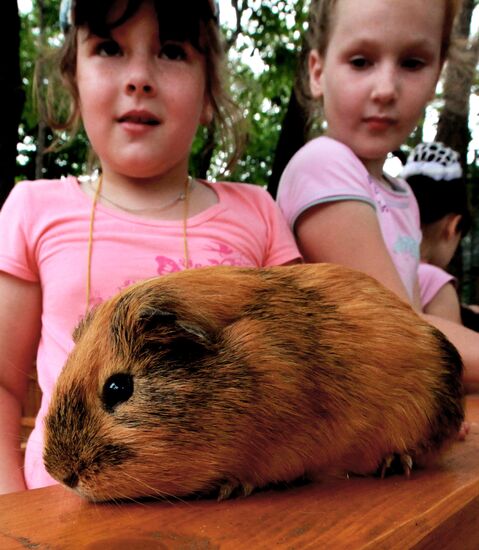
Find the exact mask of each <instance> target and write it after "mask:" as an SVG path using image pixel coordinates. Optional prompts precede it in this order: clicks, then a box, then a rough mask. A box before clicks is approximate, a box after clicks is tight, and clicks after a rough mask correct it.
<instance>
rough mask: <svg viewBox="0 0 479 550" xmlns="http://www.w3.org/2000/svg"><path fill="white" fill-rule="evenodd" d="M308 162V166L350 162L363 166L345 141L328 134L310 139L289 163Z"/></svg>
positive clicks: (300, 163) (299, 163)
mask: <svg viewBox="0 0 479 550" xmlns="http://www.w3.org/2000/svg"><path fill="white" fill-rule="evenodd" d="M303 163H306V164H307V165H308V166H311V165H313V166H314V165H316V164H318V163H321V165H323V166H324V164H325V163H329V164H331V163H334V164H341V163H344V164H348V165H351V163H352V164H353V165H357V166H363V165H362V163H361V161H360V160H359V159H358V157H357V156H356V155H355V154H354V153H353V151H352V150H351V149H350V148H349V147H348V146H347V145H345V144H344V143H342V142H340V141H337V140H336V139H333V138H330V137H328V136H319V137H316V138H314V139H312V140H310V141H308V142H307V143H306V144H305V145H303V147H301V149H299V150H298V151H297V152H296V153H295V154H294V155H293V157H292V158H291V160H290V162H289V163H288V165H291V166H295V165H302V164H303Z"/></svg>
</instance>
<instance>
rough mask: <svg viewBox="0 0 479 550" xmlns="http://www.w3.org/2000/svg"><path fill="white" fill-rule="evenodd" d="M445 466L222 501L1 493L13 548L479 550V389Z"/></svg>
mask: <svg viewBox="0 0 479 550" xmlns="http://www.w3.org/2000/svg"><path fill="white" fill-rule="evenodd" d="M467 416H468V419H469V421H470V422H471V432H470V434H469V436H468V437H467V440H466V441H464V442H457V443H455V444H454V446H453V448H452V449H451V450H450V451H449V452H448V453H447V454H446V456H445V458H444V460H443V462H442V464H441V465H438V466H436V467H434V468H430V469H427V470H422V471H420V470H416V471H413V473H412V476H411V478H410V479H409V480H408V479H406V478H404V477H398V476H394V477H390V478H388V479H383V480H381V479H376V478H351V479H337V480H330V481H326V482H321V483H312V484H307V485H303V486H300V487H294V488H289V489H285V490H270V491H264V492H260V493H256V494H254V495H253V496H251V497H248V498H238V499H235V500H230V501H225V502H221V503H218V502H216V501H214V500H200V501H183V502H181V501H180V502H148V503H132V504H121V505H118V504H90V503H88V502H85V501H83V500H82V499H81V498H79V497H77V496H76V495H75V494H73V493H70V492H68V491H67V490H65V489H63V488H62V487H59V486H57V487H49V488H46V489H38V490H35V491H26V492H22V493H15V494H12V495H4V496H0V548H1V549H2V550H7V549H20V548H21V549H25V548H27V549H35V550H47V549H48V550H56V549H68V550H70V549H76V548H79V549H80V548H81V549H92V550H93V549H100V550H108V549H110V548H114V549H120V550H121V549H135V548H139V549H146V550H148V549H151V548H155V549H184V550H186V549H188V550H193V549H194V550H210V549H216V548H221V549H248V550H249V549H263V548H264V549H270V548H284V549H291V550H292V549H305V548H314V549H322V548H325V549H328V550H329V549H333V550H334V549H337V548H338V549H341V548H347V549H356V548H368V549H372V548H374V549H376V548H380V549H388V550H390V549H396V548H397V549H401V550H403V549H405V548H417V549H423V548H428V549H434V550H437V549H441V550H443V549H449V548H451V549H460V550H468V549H471V550H477V549H478V548H479V395H477V396H476V395H475V396H470V397H468V403H467Z"/></svg>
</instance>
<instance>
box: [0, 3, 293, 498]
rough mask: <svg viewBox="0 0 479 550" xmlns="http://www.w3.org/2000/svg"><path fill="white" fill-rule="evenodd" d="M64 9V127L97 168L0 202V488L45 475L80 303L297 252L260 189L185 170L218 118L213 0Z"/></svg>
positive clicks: (36, 481) (83, 306)
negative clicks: (54, 407) (32, 395)
mask: <svg viewBox="0 0 479 550" xmlns="http://www.w3.org/2000/svg"><path fill="white" fill-rule="evenodd" d="M61 13H62V16H63V21H64V23H65V24H64V30H65V33H66V36H65V44H64V47H63V51H62V58H61V62H60V68H61V70H62V75H63V79H64V81H65V82H66V84H67V86H68V88H69V90H70V92H71V97H72V105H71V111H70V113H71V116H70V118H69V121H68V122H67V124H66V126H67V129H71V128H73V127H74V126H75V125H76V123H77V122H78V120H79V118H80V116H81V120H82V123H83V125H84V127H85V130H86V132H87V134H88V137H89V139H90V142H91V145H92V148H93V149H94V151H95V153H96V154H97V156H98V158H99V162H100V166H101V172H100V176H99V177H96V178H91V179H85V180H84V181H79V180H77V179H76V178H73V177H68V178H65V179H62V180H58V181H52V180H41V181H35V182H22V183H20V184H18V185H17V186H16V187H15V189H14V190H13V192H12V193H11V195H10V197H9V198H8V200H7V202H6V203H5V205H4V207H3V209H2V212H1V215H0V232H1V235H2V244H1V249H0V326H1V327H2V330H1V332H0V346H1V349H2V366H1V368H0V426H1V428H0V429H1V434H2V437H1V438H0V456H1V458H0V464H1V467H0V492H9V491H15V490H21V489H24V488H25V486H26V487H28V488H33V487H41V486H44V485H48V484H51V483H53V480H52V479H51V478H50V477H49V476H48V474H47V473H46V471H45V469H44V467H43V463H42V420H43V417H44V415H45V413H46V410H47V407H48V404H49V400H50V396H51V393H52V388H53V385H54V383H55V380H56V378H57V375H58V373H59V371H60V369H61V367H62V365H63V363H64V361H65V358H66V356H67V354H68V352H69V351H70V350H71V348H72V345H73V343H72V340H71V334H72V331H73V329H74V327H75V325H76V324H77V323H78V321H79V320H80V319H81V317H82V316H83V315H84V314H85V311H86V310H87V309H88V308H91V307H92V306H94V305H95V304H97V303H99V302H101V301H102V300H105V299H107V298H108V297H110V296H112V295H113V294H115V293H116V292H117V291H118V290H120V289H121V288H123V287H125V286H127V285H129V284H131V283H133V282H134V281H136V280H139V279H144V278H147V277H153V276H155V275H162V274H165V273H169V272H171V271H175V270H179V269H185V268H191V267H195V268H196V267H200V266H204V265H219V264H227V265H245V266H268V265H274V264H285V263H289V262H292V261H295V260H296V259H298V257H299V253H298V250H297V248H296V245H295V243H294V239H293V237H292V235H291V233H290V231H289V229H288V227H287V225H286V223H285V222H284V221H283V219H282V216H281V213H280V212H279V209H278V208H277V207H276V205H275V203H274V202H273V201H272V199H270V197H269V195H268V194H267V193H266V191H264V190H262V189H260V188H258V187H256V186H253V185H238V184H228V183H215V184H211V183H209V182H206V181H200V180H198V179H195V178H193V177H190V176H189V175H188V160H189V154H190V148H191V144H192V141H193V138H194V136H195V133H196V130H197V128H198V126H199V125H201V124H209V123H211V122H212V121H213V119H214V120H216V121H217V122H218V123H219V124H221V123H223V127H224V122H225V120H224V113H225V102H226V99H227V96H226V94H225V92H224V90H223V89H222V87H221V86H222V84H221V80H220V76H221V74H220V71H221V51H220V45H219V44H220V42H219V36H218V26H217V21H216V15H215V12H214V5H213V3H212V2H210V1H209V0H196V1H195V2H189V1H186V0H177V1H176V2H171V3H170V2H168V3H167V2H162V1H160V0H128V1H127V0H112V1H111V2H101V3H92V2H87V1H86V0H77V2H76V3H73V5H72V2H64V4H63V7H62V12H61ZM225 291H227V289H225ZM37 348H38V353H37ZM35 357H36V366H37V371H38V381H39V385H40V387H41V389H42V392H43V397H42V403H41V409H40V412H39V415H38V417H37V421H36V425H35V429H34V431H33V433H32V435H31V437H30V439H29V442H28V445H27V449H26V456H25V470H24V476H23V474H22V468H21V463H20V452H19V424H20V410H21V409H20V403H21V402H22V399H23V396H24V394H25V389H26V385H27V375H28V371H29V369H30V368H31V365H33V363H34V359H35Z"/></svg>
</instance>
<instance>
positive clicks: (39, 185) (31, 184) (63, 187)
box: [12, 176, 78, 198]
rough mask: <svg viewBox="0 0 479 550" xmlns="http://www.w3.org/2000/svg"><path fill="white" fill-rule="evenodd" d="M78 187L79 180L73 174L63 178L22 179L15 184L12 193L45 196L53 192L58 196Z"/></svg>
mask: <svg viewBox="0 0 479 550" xmlns="http://www.w3.org/2000/svg"><path fill="white" fill-rule="evenodd" d="M76 187H78V180H77V179H76V178H75V177H73V176H67V177H65V178H61V179H38V180H22V181H19V182H18V183H16V184H15V185H14V187H13V190H12V194H15V195H19V196H31V197H37V196H38V197H40V198H45V197H46V196H49V195H51V194H54V195H55V196H58V195H61V193H62V192H70V191H71V190H72V188H76Z"/></svg>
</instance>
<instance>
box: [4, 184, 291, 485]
mask: <svg viewBox="0 0 479 550" xmlns="http://www.w3.org/2000/svg"><path fill="white" fill-rule="evenodd" d="M205 183H206V182H205ZM207 185H210V186H211V188H212V189H213V190H214V191H215V192H216V194H217V196H218V203H217V204H215V205H214V206H212V207H210V208H208V209H207V210H205V211H204V212H201V213H200V214H198V215H195V216H193V217H191V218H189V219H188V231H187V233H188V250H189V257H190V265H189V266H188V267H194V268H196V267H200V266H207V265H208V266H211V265H233V266H234V265H240V266H253V267H254V266H256V267H261V266H271V265H280V264H284V263H286V262H289V261H292V260H295V259H297V258H298V257H299V252H298V249H297V247H296V244H295V242H294V238H293V236H292V234H291V231H290V230H289V229H288V227H287V224H286V222H285V221H284V219H283V217H282V215H281V212H280V211H279V208H278V207H277V205H276V204H275V203H274V201H273V200H272V198H271V197H270V196H269V194H268V193H267V192H266V191H265V190H264V189H262V188H260V187H258V186H256V185H249V184H233V183H214V184H209V183H208V184H207ZM91 208H92V201H91V199H90V198H89V197H88V196H87V195H85V194H84V193H83V191H82V190H81V189H80V186H79V185H78V181H77V179H76V178H73V177H68V178H65V179H62V180H38V181H33V182H21V183H19V184H17V185H16V186H15V188H14V189H13V191H12V192H11V194H10V196H9V197H8V199H7V201H6V202H5V204H4V206H3V208H2V211H1V215H0V235H1V241H0V242H1V247H0V270H2V271H4V272H7V273H9V274H11V275H14V276H16V277H19V278H20V279H23V280H26V281H31V282H39V283H40V284H41V288H42V294H43V313H42V333H41V340H40V345H39V348H38V355H37V371H38V382H39V385H40V387H41V389H42V392H43V396H42V402H41V408H40V412H39V415H38V417H37V421H36V426H35V429H34V430H33V432H32V434H31V436H30V439H29V441H28V445H27V450H26V455H25V479H26V482H27V486H28V487H29V488H35V487H41V486H45V485H49V484H52V483H54V481H53V479H52V478H51V477H50V476H49V475H48V474H47V472H46V471H45V469H44V467H43V461H42V447H43V437H42V428H43V417H44V415H45V413H46V411H47V408H48V404H49V402H50V398H51V394H52V390H53V386H54V383H55V380H56V379H57V376H58V374H59V372H60V370H61V368H62V366H63V364H64V362H65V359H66V357H67V354H68V353H69V352H70V350H71V348H72V346H73V343H72V339H71V334H72V331H73V329H74V327H75V326H76V325H77V323H78V321H79V320H80V319H81V318H82V316H83V315H84V313H85V308H86V303H85V302H86V280H87V249H88V236H89V220H90V213H91ZM183 243H184V241H183V222H182V221H159V220H148V219H144V218H139V217H135V216H133V215H131V214H127V213H125V212H120V211H117V210H113V209H110V208H108V207H106V206H104V205H102V204H99V205H97V210H96V216H95V225H94V234H93V251H92V267H91V274H92V278H91V280H92V289H91V297H92V299H91V304H92V305H95V304H98V303H100V302H102V301H104V300H106V299H108V298H109V297H111V296H112V295H114V294H115V293H117V292H118V291H119V290H121V289H123V288H125V287H127V286H128V285H130V284H132V283H134V282H135V281H138V280H142V279H146V278H149V277H154V276H157V275H164V274H167V273H171V272H174V271H178V270H181V269H184V267H185V266H184V247H183Z"/></svg>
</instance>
